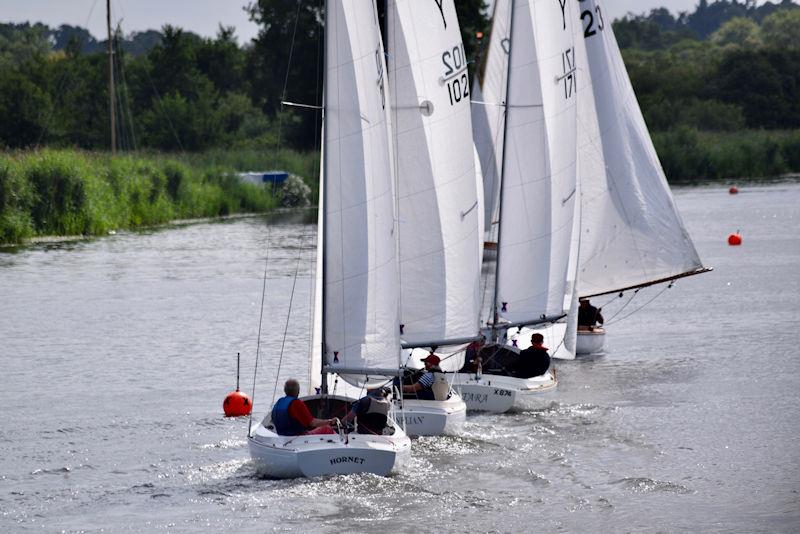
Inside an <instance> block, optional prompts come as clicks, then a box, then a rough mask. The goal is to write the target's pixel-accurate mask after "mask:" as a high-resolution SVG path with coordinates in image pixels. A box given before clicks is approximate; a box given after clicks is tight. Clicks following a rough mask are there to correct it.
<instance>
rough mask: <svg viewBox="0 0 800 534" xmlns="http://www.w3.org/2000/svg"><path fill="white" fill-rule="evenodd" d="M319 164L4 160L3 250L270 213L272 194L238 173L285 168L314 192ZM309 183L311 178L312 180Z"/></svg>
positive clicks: (140, 158)
mask: <svg viewBox="0 0 800 534" xmlns="http://www.w3.org/2000/svg"><path fill="white" fill-rule="evenodd" d="M317 162H318V158H317V157H316V156H315V155H304V154H300V153H295V152H289V151H286V152H281V153H279V155H278V157H277V158H270V157H269V156H265V155H263V154H262V153H260V152H258V151H256V150H252V151H250V150H243V151H237V152H235V153H226V152H222V151H220V152H218V153H215V152H209V153H205V154H197V155H178V156H168V155H165V154H161V153H152V154H139V155H136V156H129V155H126V156H117V157H114V158H111V157H110V156H109V155H108V154H104V153H91V152H81V151H74V150H40V151H23V152H13V153H6V154H0V243H19V242H22V241H24V240H25V239H26V238H29V237H33V236H42V235H96V234H104V233H107V232H108V231H110V230H116V229H129V228H136V227H139V226H145V225H153V224H159V223H164V222H167V221H169V220H173V219H186V218H195V217H214V216H220V215H229V214H234V213H243V212H265V211H268V210H270V209H272V208H274V207H275V206H276V205H277V202H276V199H275V198H274V197H273V196H272V195H271V194H270V190H269V189H268V188H264V187H263V186H260V185H256V184H249V183H243V182H241V181H240V180H239V179H238V177H236V176H235V172H237V171H240V170H267V169H272V168H280V169H286V170H289V171H290V172H292V173H295V174H298V175H300V176H304V177H306V178H307V179H308V181H309V182H310V183H311V184H313V185H316V181H317V174H318V170H314V168H315V167H316V166H317ZM309 177H310V178H309Z"/></svg>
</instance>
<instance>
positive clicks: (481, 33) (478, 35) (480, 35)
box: [475, 32, 483, 40]
mask: <svg viewBox="0 0 800 534" xmlns="http://www.w3.org/2000/svg"><path fill="white" fill-rule="evenodd" d="M475 37H477V38H478V40H481V39H483V32H475Z"/></svg>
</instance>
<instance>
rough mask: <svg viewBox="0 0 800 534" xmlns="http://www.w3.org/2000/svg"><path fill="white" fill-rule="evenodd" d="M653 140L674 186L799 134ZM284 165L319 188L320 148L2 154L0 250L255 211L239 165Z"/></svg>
mask: <svg viewBox="0 0 800 534" xmlns="http://www.w3.org/2000/svg"><path fill="white" fill-rule="evenodd" d="M653 142H654V144H655V146H656V149H657V151H658V155H659V158H660V159H661V163H662V165H663V167H664V171H665V172H666V175H667V179H668V180H669V182H670V183H671V184H673V185H704V184H710V183H724V182H729V181H732V180H746V181H748V182H758V181H772V180H774V179H775V178H776V177H780V176H785V175H793V174H798V173H800V130H790V131H780V130H745V131H738V132H706V131H699V130H696V129H693V128H687V127H678V128H675V129H673V130H669V131H666V132H654V133H653ZM270 169H280V170H286V171H288V172H290V173H292V174H295V175H299V176H302V177H303V178H304V181H305V183H306V185H308V186H309V187H310V189H311V191H312V194H311V199H312V203H315V202H316V198H317V195H318V191H319V183H318V180H317V177H318V173H319V154H317V153H314V152H296V151H292V150H281V151H278V152H277V156H275V155H274V154H269V153H268V152H267V151H260V150H256V149H240V150H209V151H206V152H201V153H182V154H170V153H161V152H140V153H136V154H126V155H121V156H116V157H114V158H112V157H111V155H110V154H109V153H107V152H94V151H83V150H74V149H41V150H20V151H10V152H5V153H0V246H4V245H15V244H22V243H25V242H30V241H33V242H39V241H42V240H46V239H43V238H48V237H53V236H58V237H59V238H62V239H63V238H65V237H69V236H99V235H105V234H108V233H110V232H116V231H120V230H136V229H140V228H146V227H152V226H158V225H163V224H168V223H169V224H174V223H177V222H183V221H189V220H193V219H208V218H217V217H224V216H230V215H241V214H259V213H266V212H269V211H272V210H274V209H276V208H278V207H279V206H280V201H281V198H280V196H281V192H280V191H275V193H276V194H275V195H273V194H272V193H273V192H272V188H269V187H264V186H261V185H256V184H250V183H245V182H242V181H241V180H240V179H239V178H238V177H237V176H236V175H235V173H236V172H239V171H240V170H253V171H256V170H258V171H262V170H270Z"/></svg>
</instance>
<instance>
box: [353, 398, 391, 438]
mask: <svg viewBox="0 0 800 534" xmlns="http://www.w3.org/2000/svg"><path fill="white" fill-rule="evenodd" d="M356 415H357V416H358V428H357V429H356V431H357V432H358V433H359V434H383V429H384V428H386V421H387V420H388V415H389V401H387V400H386V399H376V398H375V397H364V398H363V399H362V400H361V401H359V403H358V411H357V412H356Z"/></svg>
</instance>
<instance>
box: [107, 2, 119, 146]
mask: <svg viewBox="0 0 800 534" xmlns="http://www.w3.org/2000/svg"><path fill="white" fill-rule="evenodd" d="M106 26H107V28H108V112H109V113H108V114H109V117H110V119H111V155H112V156H113V155H115V154H116V153H117V128H116V123H115V120H114V110H115V109H116V106H115V102H114V47H113V44H112V41H111V0H106Z"/></svg>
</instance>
